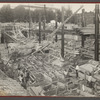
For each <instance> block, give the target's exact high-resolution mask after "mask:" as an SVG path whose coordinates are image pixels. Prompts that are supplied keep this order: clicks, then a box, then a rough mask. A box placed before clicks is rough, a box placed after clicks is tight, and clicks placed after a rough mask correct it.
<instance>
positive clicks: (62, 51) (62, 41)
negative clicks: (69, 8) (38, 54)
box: [61, 7, 64, 58]
mask: <svg viewBox="0 0 100 100" xmlns="http://www.w3.org/2000/svg"><path fill="white" fill-rule="evenodd" d="M63 22H64V8H63V7H62V23H63ZM61 56H62V58H64V25H62V34H61Z"/></svg>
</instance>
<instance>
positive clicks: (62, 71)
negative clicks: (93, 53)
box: [2, 40, 100, 96]
mask: <svg viewBox="0 0 100 100" xmlns="http://www.w3.org/2000/svg"><path fill="white" fill-rule="evenodd" d="M32 41H33V40H30V41H29V40H27V41H26V42H25V41H24V42H25V43H24V44H23V43H22V44H18V43H16V45H15V44H14V46H15V47H14V46H12V48H14V50H15V51H13V53H10V60H9V61H8V62H6V67H5V68H3V69H2V70H3V71H4V72H5V73H6V75H8V76H9V77H11V78H13V79H15V80H16V81H18V82H19V83H20V84H21V85H22V86H23V87H24V88H25V89H26V90H27V92H28V94H29V95H31V96H39V95H42V96H99V77H98V75H99V69H100V65H99V63H98V62H95V63H96V64H95V63H94V64H92V63H93V61H89V60H83V59H81V56H80V52H79V51H78V50H79V47H77V45H78V46H80V45H79V44H80V42H79V41H75V40H73V41H74V42H73V41H72V40H70V41H69V40H68V41H67V42H66V48H67V49H65V52H66V56H65V61H63V59H62V58H61V57H60V41H58V42H57V43H51V42H50V45H49V46H47V45H48V44H49V42H47V41H44V42H42V43H41V45H40V44H38V43H37V42H35V41H33V42H32ZM29 44H30V45H29ZM31 44H32V45H31ZM33 44H34V45H33ZM9 45H10V44H9ZM10 47H11V46H10ZM16 47H17V48H16ZM44 47H45V48H44ZM32 48H33V49H32ZM68 48H69V50H68ZM9 50H10V49H9ZM29 50H31V51H29ZM73 50H76V52H75V51H73ZM88 61H89V62H88ZM90 62H91V63H90ZM76 63H78V65H79V67H80V69H81V70H80V71H79V77H78V78H77V77H76V70H75V67H76ZM82 66H83V67H82ZM87 66H88V67H87ZM89 66H90V67H89ZM84 68H86V69H84ZM88 68H89V69H88ZM90 68H91V72H92V71H93V70H92V68H95V69H94V70H95V72H94V73H95V74H94V75H93V83H95V81H96V80H97V82H96V86H97V87H98V88H97V91H96V92H95V94H94V93H93V91H92V89H91V88H90V87H89V86H88V83H87V81H88V78H87V77H88V75H89V74H88V73H89V72H90ZM83 69H84V71H83ZM85 72H86V73H87V75H86V78H85V74H84V73H85Z"/></svg>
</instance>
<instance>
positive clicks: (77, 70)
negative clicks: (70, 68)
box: [75, 65, 79, 78]
mask: <svg viewBox="0 0 100 100" xmlns="http://www.w3.org/2000/svg"><path fill="white" fill-rule="evenodd" d="M75 69H76V78H78V77H79V75H78V74H79V66H78V65H76V68H75Z"/></svg>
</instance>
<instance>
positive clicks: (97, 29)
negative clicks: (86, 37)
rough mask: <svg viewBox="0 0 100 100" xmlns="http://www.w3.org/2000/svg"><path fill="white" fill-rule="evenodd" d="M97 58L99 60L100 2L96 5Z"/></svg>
mask: <svg viewBox="0 0 100 100" xmlns="http://www.w3.org/2000/svg"><path fill="white" fill-rule="evenodd" d="M95 60H96V61H99V4H96V5H95Z"/></svg>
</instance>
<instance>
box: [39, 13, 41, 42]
mask: <svg viewBox="0 0 100 100" xmlns="http://www.w3.org/2000/svg"><path fill="white" fill-rule="evenodd" d="M39 43H41V13H39Z"/></svg>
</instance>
